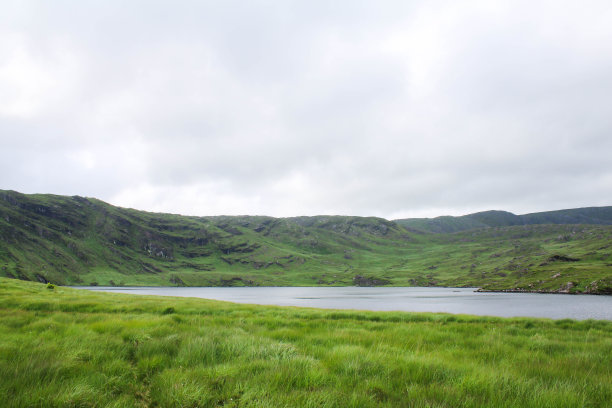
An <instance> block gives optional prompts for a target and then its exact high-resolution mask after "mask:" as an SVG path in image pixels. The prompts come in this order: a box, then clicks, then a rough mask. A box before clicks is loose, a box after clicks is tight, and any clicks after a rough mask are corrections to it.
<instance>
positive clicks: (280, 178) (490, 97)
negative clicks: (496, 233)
mask: <svg viewBox="0 0 612 408" xmlns="http://www.w3.org/2000/svg"><path fill="white" fill-rule="evenodd" d="M407 3H409V4H407ZM610 44H612V7H611V6H610V5H609V2H607V1H581V2H577V1H576V2H574V1H561V2H559V1H555V2H553V1H536V2H534V1H516V2H499V3H498V2H492V1H470V2H453V1H417V2H404V1H397V2H395V1H383V2H374V1H372V2H353V1H346V2H327V1H321V2H318V1H309V2H303V1H294V2H292V1H282V2H280V1H279V2H271V1H253V2H244V1H235V2H233V1H223V2H212V1H211V2H202V1H193V2H189V1H182V2H170V1H133V2H128V3H127V4H126V2H119V1H105V2H74V1H63V2H62V1H58V2H53V3H50V2H44V1H39V2H36V1H14V2H11V1H7V2H3V5H1V6H0V55H2V58H0V188H9V189H15V190H18V191H22V192H48V193H56V194H78V195H86V196H95V197H98V198H101V199H104V200H106V201H110V202H111V203H114V204H118V205H123V206H130V207H135V208H139V209H146V210H153V211H165V212H175V213H183V214H194V215H212V214H268V215H276V216H289V215H304V214H306V215H311V214H321V213H328V214H329V213H333V214H353V215H377V216H383V217H387V218H396V217H406V216H435V215H442V214H463V213H467V212H473V211H478V210H484V209H494V208H495V209H506V210H510V211H514V212H517V213H524V212H530V211H540V210H547V209H559V208H570V207H579V206H590V205H611V204H612V160H610V157H611V154H612V134H611V130H612V115H610V112H612V76H611V75H610V72H612V49H611V48H610Z"/></svg>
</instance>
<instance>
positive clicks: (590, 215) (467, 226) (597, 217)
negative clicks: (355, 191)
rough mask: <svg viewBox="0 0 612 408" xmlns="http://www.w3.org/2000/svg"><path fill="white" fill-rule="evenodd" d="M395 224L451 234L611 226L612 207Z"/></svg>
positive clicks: (489, 213) (485, 213) (488, 213)
mask: <svg viewBox="0 0 612 408" xmlns="http://www.w3.org/2000/svg"><path fill="white" fill-rule="evenodd" d="M394 221H395V222H396V223H398V224H400V225H402V226H404V227H408V228H415V229H418V230H421V231H427V232H434V233H449V232H458V231H467V230H473V229H479V228H489V227H505V226H511V225H539V224H564V225H565V224H591V225H612V207H587V208H575V209H570V210H558V211H546V212H539V213H531V214H524V215H515V214H512V213H511V212H507V211H483V212H478V213H474V214H468V215H462V216H460V217H451V216H442V217H436V218H405V219H400V220H394Z"/></svg>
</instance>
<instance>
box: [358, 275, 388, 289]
mask: <svg viewBox="0 0 612 408" xmlns="http://www.w3.org/2000/svg"><path fill="white" fill-rule="evenodd" d="M353 283H354V284H355V286H384V285H390V284H391V281H390V280H389V279H384V278H375V277H372V276H370V277H365V276H361V275H355V277H354V278H353Z"/></svg>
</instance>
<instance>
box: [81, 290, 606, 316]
mask: <svg viewBox="0 0 612 408" xmlns="http://www.w3.org/2000/svg"><path fill="white" fill-rule="evenodd" d="M79 288H81V289H88V290H95V291H104V292H121V293H131V294H138V295H161V296H181V297H197V298H206V299H217V300H226V301H230V302H236V303H255V304H260V305H279V306H301V307H317V308H326V309H359V310H379V311H385V310H386V311H389V310H401V311H410V312H446V313H464V314H474V315H488V316H504V317H511V316H529V317H550V318H553V319H563V318H571V319H581V320H582V319H605V320H612V296H589V295H556V294H538V293H479V292H474V290H475V288H388V287H383V288H358V287H331V288H330V287H325V288H321V287H291V288H287V287H239V288H175V287H79Z"/></svg>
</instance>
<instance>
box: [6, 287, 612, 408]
mask: <svg viewBox="0 0 612 408" xmlns="http://www.w3.org/2000/svg"><path fill="white" fill-rule="evenodd" d="M0 401H1V403H0V404H2V405H3V406H7V407H107V406H108V407H149V406H159V407H275V408H276V407H550V408H557V407H582V406H584V407H606V406H608V407H609V406H610V404H611V403H610V401H612V322H605V321H580V322H578V321H572V320H559V321H553V320H544V319H525V318H521V319H502V318H491V317H474V316H455V315H445V314H414V313H396V312H393V313H391V312H387V313H375V312H359V311H329V310H325V311H324V310H316V309H300V308H281V307H266V306H252V305H236V304H231V303H225V302H216V301H207V300H201V299H188V298H162V297H151V296H147V297H140V296H130V295H121V294H109V293H94V292H88V291H78V290H73V289H69V288H62V287H56V288H54V289H48V288H47V287H46V286H45V285H41V284H35V283H29V282H21V281H16V280H8V279H0Z"/></svg>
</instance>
